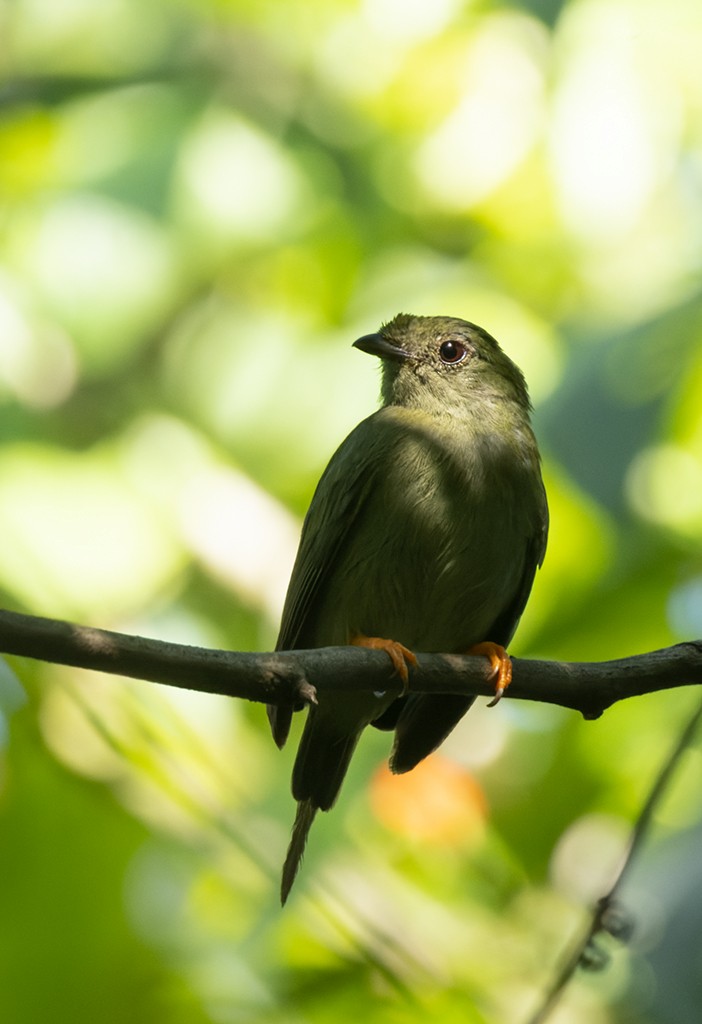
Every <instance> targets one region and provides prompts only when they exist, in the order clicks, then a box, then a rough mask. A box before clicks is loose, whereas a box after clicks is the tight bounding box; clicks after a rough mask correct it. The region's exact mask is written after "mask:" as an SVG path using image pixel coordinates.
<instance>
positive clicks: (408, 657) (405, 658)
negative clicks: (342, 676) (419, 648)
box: [351, 633, 417, 696]
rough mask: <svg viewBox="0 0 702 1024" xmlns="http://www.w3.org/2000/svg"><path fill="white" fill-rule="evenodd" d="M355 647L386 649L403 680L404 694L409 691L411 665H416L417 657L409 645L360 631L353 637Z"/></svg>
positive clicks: (373, 649)
mask: <svg viewBox="0 0 702 1024" xmlns="http://www.w3.org/2000/svg"><path fill="white" fill-rule="evenodd" d="M351 643H352V644H353V645H354V646H355V647H367V648H369V650H372V651H385V653H386V654H387V656H388V657H389V658H390V661H391V662H392V666H393V668H394V669H395V671H396V672H397V674H398V676H399V677H400V679H401V680H402V696H404V695H405V694H406V693H407V686H408V684H409V666H410V665H412V666H414V665H416V664H417V659H416V657H415V655H414V654H413V653H412V651H411V650H410V649H409V647H405V645H404V644H401V643H398V641H397V640H386V639H384V637H381V636H364V634H363V633H358V634H357V635H356V636H354V637H353V638H352V639H351Z"/></svg>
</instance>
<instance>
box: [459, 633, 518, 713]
mask: <svg viewBox="0 0 702 1024" xmlns="http://www.w3.org/2000/svg"><path fill="white" fill-rule="evenodd" d="M467 653H468V654H483V655H484V656H485V657H486V658H487V659H488V661H489V662H490V665H491V667H492V674H493V676H494V677H495V696H494V697H493V698H492V700H491V701H490V703H489V704H488V707H489V708H494V707H495V705H496V704H499V702H500V700H501V699H502V695H503V694H504V692H505V690H506V689H507V687H508V686H509V684H510V683H511V682H512V659H511V658H510V656H509V654H508V653H507V651H506V650H505V649H504V647H501V646H500V644H494V643H493V642H492V640H485V641H484V642H483V643H481V644H474V645H473V646H472V647H471V648H470V650H468V652H467Z"/></svg>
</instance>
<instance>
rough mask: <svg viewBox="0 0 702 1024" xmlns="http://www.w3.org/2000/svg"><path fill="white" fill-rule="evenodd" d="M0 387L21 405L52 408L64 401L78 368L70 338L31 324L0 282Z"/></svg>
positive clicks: (54, 329)
mask: <svg viewBox="0 0 702 1024" xmlns="http://www.w3.org/2000/svg"><path fill="white" fill-rule="evenodd" d="M0 339H2V343H1V344H0V384H4V385H5V387H6V388H8V389H9V390H10V391H11V392H13V393H14V394H15V395H16V397H17V398H18V399H19V401H20V402H23V403H25V404H26V405H28V406H33V407H35V408H40V409H41V408H51V407H52V406H55V405H59V404H60V403H61V402H62V401H64V400H65V399H66V398H67V397H68V395H69V394H70V392H71V391H72V390H73V386H74V385H75V382H76V375H77V367H76V360H75V355H74V352H73V348H72V347H71V344H70V342H69V340H68V338H67V337H66V336H65V335H64V334H62V333H61V332H60V331H59V330H58V329H56V328H52V327H49V326H46V327H44V326H42V327H41V328H37V325H35V324H32V323H31V321H30V319H29V317H28V316H27V315H26V313H25V311H24V310H23V309H22V308H21V303H19V302H18V301H16V297H15V296H14V295H13V294H12V289H11V288H10V287H8V288H4V287H3V282H2V281H0Z"/></svg>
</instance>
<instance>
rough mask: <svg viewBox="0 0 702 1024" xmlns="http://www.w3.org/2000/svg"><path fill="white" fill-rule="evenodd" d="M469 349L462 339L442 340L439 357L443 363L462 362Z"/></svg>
mask: <svg viewBox="0 0 702 1024" xmlns="http://www.w3.org/2000/svg"><path fill="white" fill-rule="evenodd" d="M466 355H467V351H466V348H465V345H462V344H461V343H460V341H442V343H441V344H440V345H439V357H440V358H441V362H442V363H460V362H461V360H463V359H465V357H466Z"/></svg>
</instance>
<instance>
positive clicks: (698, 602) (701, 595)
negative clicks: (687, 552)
mask: <svg viewBox="0 0 702 1024" xmlns="http://www.w3.org/2000/svg"><path fill="white" fill-rule="evenodd" d="M668 619H669V621H670V624H671V627H672V628H673V629H674V630H675V632H676V633H677V634H678V636H680V637H683V638H685V639H687V638H689V637H691V636H702V576H697V577H695V578H694V579H692V580H688V582H687V583H684V584H682V586H680V587H676V589H675V590H674V591H673V592H672V594H671V595H670V598H669V599H668Z"/></svg>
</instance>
